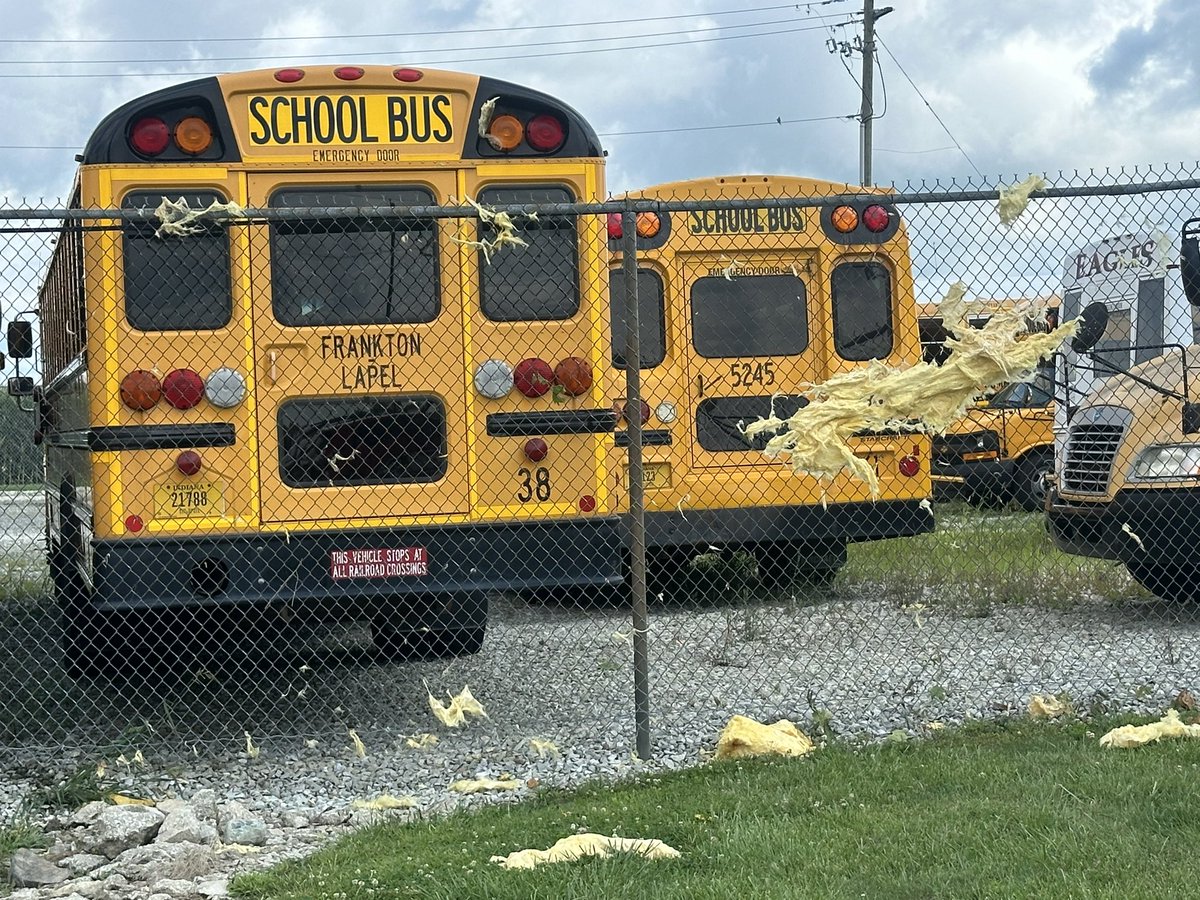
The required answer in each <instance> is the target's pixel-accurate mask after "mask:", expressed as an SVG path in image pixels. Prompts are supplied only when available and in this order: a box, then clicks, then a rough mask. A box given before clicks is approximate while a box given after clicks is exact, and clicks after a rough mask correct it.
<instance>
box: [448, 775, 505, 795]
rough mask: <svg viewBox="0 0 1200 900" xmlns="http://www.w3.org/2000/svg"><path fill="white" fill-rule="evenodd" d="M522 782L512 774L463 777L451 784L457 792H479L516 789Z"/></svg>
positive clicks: (451, 788) (451, 787)
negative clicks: (493, 776)
mask: <svg viewBox="0 0 1200 900" xmlns="http://www.w3.org/2000/svg"><path fill="white" fill-rule="evenodd" d="M520 786H521V782H519V781H517V779H515V778H513V777H512V776H511V775H505V776H504V777H502V778H463V779H460V780H459V781H456V782H454V784H452V785H450V790H452V791H454V792H455V793H456V794H479V793H482V792H483V791H515V790H516V789H517V788H519V787H520Z"/></svg>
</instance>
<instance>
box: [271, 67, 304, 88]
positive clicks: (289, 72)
mask: <svg viewBox="0 0 1200 900" xmlns="http://www.w3.org/2000/svg"><path fill="white" fill-rule="evenodd" d="M303 77H304V70H303V69H280V70H279V71H278V72H276V73H275V80H276V81H280V82H283V83H284V84H295V83H296V82H297V81H299V80H300V79H301V78H303Z"/></svg>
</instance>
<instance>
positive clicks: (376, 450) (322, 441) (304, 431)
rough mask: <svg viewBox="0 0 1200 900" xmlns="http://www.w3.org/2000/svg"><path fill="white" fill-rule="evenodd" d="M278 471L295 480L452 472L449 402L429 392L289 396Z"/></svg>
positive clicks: (322, 483)
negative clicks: (448, 439)
mask: <svg viewBox="0 0 1200 900" xmlns="http://www.w3.org/2000/svg"><path fill="white" fill-rule="evenodd" d="M277 424H278V427H279V473H280V475H281V476H282V477H283V481H284V483H285V484H288V485H290V486H292V487H300V488H307V487H340V486H346V485H359V484H414V483H420V482H430V481H437V480H439V479H440V478H441V477H442V476H443V475H445V474H446V407H445V405H444V404H443V403H442V401H441V400H439V399H438V398H437V397H435V396H432V395H426V394H417V395H408V396H388V397H360V398H355V399H353V400H341V399H327V398H322V399H313V400H289V401H287V402H285V403H284V404H283V405H282V406H280V408H279V417H278V420H277Z"/></svg>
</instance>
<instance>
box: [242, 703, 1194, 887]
mask: <svg viewBox="0 0 1200 900" xmlns="http://www.w3.org/2000/svg"><path fill="white" fill-rule="evenodd" d="M1111 724H1115V723H1111V722H1105V723H1103V724H1093V725H1091V726H1086V725H1083V724H1080V723H1076V724H1073V725H1069V726H1047V725H1040V726H1039V725H1035V724H1032V723H1029V722H1015V723H1011V724H1009V725H1007V726H980V727H976V728H973V729H966V730H963V731H961V732H958V733H953V734H948V733H943V734H941V735H940V736H939V737H938V738H936V739H933V740H929V741H918V742H907V743H896V744H885V745H884V746H879V747H873V748H869V749H862V750H853V749H850V748H846V747H834V748H830V749H825V750H821V751H819V752H818V753H817V754H815V755H814V756H812V757H810V758H808V759H804V760H787V761H783V760H764V761H754V762H743V763H725V764H719V765H712V766H706V767H702V768H698V769H694V770H691V771H687V772H683V773H678V774H674V775H668V776H657V777H649V778H645V779H642V780H641V781H639V782H635V783H627V784H624V785H619V786H616V787H613V788H608V787H603V786H593V787H588V788H586V789H584V790H581V791H579V792H578V793H574V794H550V795H546V796H543V797H539V798H538V799H536V800H535V801H532V802H529V803H524V804H520V805H516V806H508V807H488V808H485V809H482V810H480V811H478V812H475V813H471V814H467V813H459V814H456V815H453V816H451V817H449V818H446V819H443V820H440V821H433V822H418V823H413V824H408V825H401V824H387V825H382V826H377V827H373V828H368V829H365V830H363V831H360V832H357V833H355V834H353V835H351V836H349V837H347V838H345V839H343V840H341V841H339V842H337V843H336V844H334V845H332V846H331V847H329V848H327V849H325V850H322V851H321V852H319V853H317V854H316V855H315V856H312V857H310V858H309V859H307V860H303V861H299V862H292V863H287V864H284V865H282V866H280V867H279V868H277V869H275V870H273V871H270V872H266V873H258V874H252V875H246V876H242V877H239V878H238V879H237V880H236V881H235V883H234V886H233V887H234V891H233V892H234V895H235V896H238V897H242V898H314V900H317V898H325V897H338V898H343V897H344V898H368V897H430V898H455V900H458V898H474V897H488V898H506V897H507V898H522V900H528V898H547V900H549V898H572V897H579V898H584V897H587V898H610V897H612V898H639V897H648V898H654V900H674V898H679V900H684V898H687V900H703V898H713V900H718V898H719V900H725V898H747V900H749V898H754V900H759V898H775V897H785V898H786V897H864V896H865V897H887V898H917V897H922V898H924V897H929V898H934V897H937V898H944V897H952V898H960V897H961V898H967V897H1054V898H1070V897H1121V898H1128V897H1154V898H1163V897H1184V896H1193V895H1194V878H1193V877H1192V875H1191V869H1192V867H1193V866H1192V864H1193V861H1194V850H1193V848H1194V847H1195V846H1196V843H1197V841H1200V807H1198V806H1197V804H1196V802H1195V785H1196V781H1197V778H1198V776H1200V742H1176V743H1170V744H1163V745H1161V746H1151V747H1146V748H1143V749H1141V750H1137V751H1112V750H1102V749H1101V748H1100V747H1099V746H1098V744H1097V740H1096V736H1097V735H1098V734H1100V733H1102V731H1103V730H1104V729H1106V728H1107V727H1108V726H1109V725H1111ZM1089 731H1090V733H1088V732H1089ZM579 828H582V829H586V830H591V831H596V832H599V833H602V834H603V833H614V832H616V833H618V834H620V835H622V836H624V837H656V838H659V839H661V840H664V841H666V842H667V843H668V844H670V845H672V846H673V847H675V848H676V849H678V850H679V851H681V853H682V854H683V856H682V858H681V859H679V860H668V861H660V862H649V861H645V860H642V859H638V858H630V857H626V858H622V859H615V860H609V861H604V862H600V861H594V860H592V861H582V862H577V863H570V864H562V865H554V866H548V867H545V868H542V869H538V870H535V871H533V872H509V871H506V870H503V869H500V868H499V867H498V866H495V865H494V864H491V863H489V862H488V858H489V857H490V856H491V855H492V854H506V853H509V852H511V851H513V850H517V849H521V848H525V847H548V846H549V845H550V844H552V843H553V842H554V841H556V840H557V839H559V838H561V837H563V836H565V835H567V834H570V833H571V832H573V831H575V830H576V829H579Z"/></svg>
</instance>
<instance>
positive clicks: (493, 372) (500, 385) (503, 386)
mask: <svg viewBox="0 0 1200 900" xmlns="http://www.w3.org/2000/svg"><path fill="white" fill-rule="evenodd" d="M512 389H513V370H512V366H510V365H509V364H508V363H506V362H505V361H504V360H502V359H489V360H485V361H484V362H481V363H480V364H479V367H478V368H477V369H476V370H475V390H477V391H479V393H480V394H482V395H483V396H485V397H487V398H488V399H489V400H499V399H500V398H501V397H507V396H508V392H509V391H511V390H512Z"/></svg>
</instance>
